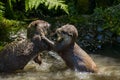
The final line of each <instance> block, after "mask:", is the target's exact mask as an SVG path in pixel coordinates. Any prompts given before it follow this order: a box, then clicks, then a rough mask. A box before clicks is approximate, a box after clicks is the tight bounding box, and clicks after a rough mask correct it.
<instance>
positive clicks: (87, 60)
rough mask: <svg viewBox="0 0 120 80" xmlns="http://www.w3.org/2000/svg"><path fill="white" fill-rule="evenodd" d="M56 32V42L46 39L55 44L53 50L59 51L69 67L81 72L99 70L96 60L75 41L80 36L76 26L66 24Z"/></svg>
mask: <svg viewBox="0 0 120 80" xmlns="http://www.w3.org/2000/svg"><path fill="white" fill-rule="evenodd" d="M56 33H57V35H58V41H57V42H56V43H50V42H49V41H48V40H46V41H47V42H49V43H50V44H51V45H53V50H54V51H56V52H58V54H59V55H60V56H61V57H62V59H63V60H64V61H65V63H66V64H67V66H68V67H69V68H71V69H72V70H75V71H79V72H97V67H96V64H95V62H94V61H93V60H92V59H91V57H90V56H89V55H88V54H87V53H86V52H85V51H84V50H83V49H82V48H80V47H79V46H78V44H77V43H76V42H75V41H76V39H77V37H78V32H77V29H76V28H75V26H73V25H70V24H67V25H64V26H62V27H60V28H58V29H57V30H56Z"/></svg>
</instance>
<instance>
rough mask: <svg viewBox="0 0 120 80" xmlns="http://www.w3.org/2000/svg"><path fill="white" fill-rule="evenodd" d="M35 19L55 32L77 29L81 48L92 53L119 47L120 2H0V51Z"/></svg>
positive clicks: (50, 0)
mask: <svg viewBox="0 0 120 80" xmlns="http://www.w3.org/2000/svg"><path fill="white" fill-rule="evenodd" d="M36 19H43V20H46V21H48V22H49V23H51V24H52V26H53V27H52V30H54V29H55V28H57V27H60V26H61V25H64V24H67V23H70V24H73V25H75V26H76V27H77V29H78V32H79V37H78V43H79V45H80V46H81V47H83V48H85V49H87V50H89V51H91V52H95V51H97V50H100V49H103V48H104V46H106V45H107V46H108V44H109V45H110V46H113V45H117V46H118V47H119V46H120V45H119V43H120V0H0V49H2V48H3V46H4V45H5V44H7V43H9V42H11V41H13V40H14V39H15V38H16V37H18V35H19V31H20V30H22V29H23V31H22V32H24V30H25V28H26V27H27V25H28V24H29V23H30V22H31V21H33V20H36Z"/></svg>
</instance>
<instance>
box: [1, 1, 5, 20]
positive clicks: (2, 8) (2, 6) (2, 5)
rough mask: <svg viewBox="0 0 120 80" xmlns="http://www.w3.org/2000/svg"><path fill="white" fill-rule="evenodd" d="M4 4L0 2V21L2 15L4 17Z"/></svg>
mask: <svg viewBox="0 0 120 80" xmlns="http://www.w3.org/2000/svg"><path fill="white" fill-rule="evenodd" d="M4 9H5V7H4V4H3V3H2V2H0V20H1V19H2V17H3V15H4Z"/></svg>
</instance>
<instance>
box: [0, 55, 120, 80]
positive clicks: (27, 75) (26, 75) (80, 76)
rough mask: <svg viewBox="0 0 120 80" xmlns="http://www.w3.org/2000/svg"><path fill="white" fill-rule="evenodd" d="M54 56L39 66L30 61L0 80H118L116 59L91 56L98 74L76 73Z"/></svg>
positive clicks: (0, 74)
mask: <svg viewBox="0 0 120 80" xmlns="http://www.w3.org/2000/svg"><path fill="white" fill-rule="evenodd" d="M54 56H56V55H54ZM54 56H52V57H51V56H49V55H47V56H46V57H44V59H43V60H42V64H41V65H40V66H39V65H38V64H36V63H34V62H33V61H30V62H29V63H28V64H27V65H26V67H25V69H24V70H23V71H18V72H14V73H0V80H120V59H118V58H112V57H107V56H103V55H96V54H91V55H90V56H91V57H92V58H93V60H94V61H95V62H96V64H97V65H98V67H99V72H98V73H78V72H74V71H72V70H70V69H69V68H67V66H66V65H65V63H64V61H63V60H62V59H61V58H60V57H59V56H57V57H56V58H54Z"/></svg>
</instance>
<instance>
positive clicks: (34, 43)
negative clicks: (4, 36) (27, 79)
mask: <svg viewBox="0 0 120 80" xmlns="http://www.w3.org/2000/svg"><path fill="white" fill-rule="evenodd" d="M49 27H50V24H49V23H48V22H46V21H43V20H36V21H33V22H31V23H30V24H29V26H28V28H27V38H28V39H23V40H21V41H13V42H11V43H9V44H8V45H6V46H5V47H4V49H3V50H2V51H1V52H0V72H12V71H16V70H20V69H23V68H24V67H25V65H26V64H27V63H28V62H29V61H30V60H31V59H32V58H34V57H36V56H37V54H38V53H39V52H41V51H44V50H49V44H48V43H46V42H45V41H44V40H42V39H41V35H42V34H44V35H46V34H47V29H48V28H49Z"/></svg>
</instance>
